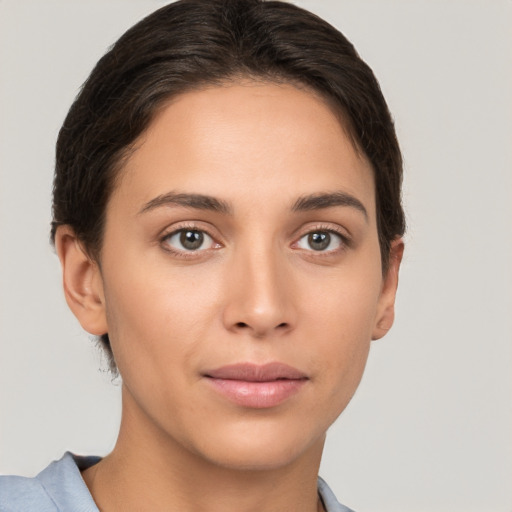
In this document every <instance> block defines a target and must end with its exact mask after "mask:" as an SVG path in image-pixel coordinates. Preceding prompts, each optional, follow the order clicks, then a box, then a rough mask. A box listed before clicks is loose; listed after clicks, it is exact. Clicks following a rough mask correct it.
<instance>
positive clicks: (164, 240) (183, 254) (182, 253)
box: [160, 223, 221, 259]
mask: <svg viewBox="0 0 512 512" xmlns="http://www.w3.org/2000/svg"><path fill="white" fill-rule="evenodd" d="M187 231H195V232H197V233H203V234H204V235H206V236H208V237H209V238H211V239H212V242H213V243H214V244H215V245H216V246H217V247H214V248H209V249H199V250H186V249H183V250H180V249H176V248H174V247H173V246H171V245H170V244H169V240H170V239H171V238H172V237H173V236H175V235H178V234H179V233H183V232H187ZM160 245H161V246H162V248H163V249H164V250H165V251H168V252H170V253H172V254H173V256H176V257H178V258H183V259H188V258H195V257H197V255H198V254H200V253H203V254H204V253H205V252H206V251H210V250H212V249H216V248H218V247H221V244H219V243H218V242H217V241H216V240H215V237H214V236H213V235H212V234H210V233H209V231H208V230H207V229H204V228H203V227H199V226H197V225H196V224H192V223H190V224H185V225H182V226H179V227H174V228H173V229H172V231H169V232H167V233H165V234H164V235H163V236H162V237H161V238H160Z"/></svg>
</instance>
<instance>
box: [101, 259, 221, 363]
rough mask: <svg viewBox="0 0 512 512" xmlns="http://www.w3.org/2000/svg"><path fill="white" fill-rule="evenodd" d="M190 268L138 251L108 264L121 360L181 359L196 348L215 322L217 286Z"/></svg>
mask: <svg viewBox="0 0 512 512" xmlns="http://www.w3.org/2000/svg"><path fill="white" fill-rule="evenodd" d="M202 274H203V273H202V272H198V271H197V269H196V270H195V271H191V270H190V268H185V267H184V268H178V269H176V268H173V267H171V266H170V265H166V264H165V261H163V262H162V260H161V258H160V259H159V260H158V261H155V260H151V259H148V261H142V259H141V258H140V257H138V258H133V261H131V260H130V259H129V258H125V260H124V262H122V263H118V264H116V265H110V266H109V268H108V277H109V279H108V281H107V282H106V283H105V300H106V305H107V308H106V309H107V321H108V326H109V337H110V339H111V342H112V348H113V350H114V354H115V357H116V360H117V361H118V364H119V366H120V368H121V366H122V361H123V360H125V359H130V360H133V359H137V364H138V365H141V364H144V363H149V364H153V365H157V366H158V365H159V364H163V363H164V362H165V364H169V363H170V362H175V363H177V362H178V361H179V360H180V358H181V357H187V355H188V354H191V353H193V352H194V350H195V349H196V348H197V347H196V345H197V344H198V343H199V341H200V340H201V339H202V338H203V334H204V333H203V331H204V326H211V325H213V322H215V316H216V315H215V310H216V306H215V305H216V304H217V303H218V299H217V297H218V286H217V284H216V283H217V281H218V279H216V277H215V274H214V273H212V272H210V273H209V275H208V276H204V275H202Z"/></svg>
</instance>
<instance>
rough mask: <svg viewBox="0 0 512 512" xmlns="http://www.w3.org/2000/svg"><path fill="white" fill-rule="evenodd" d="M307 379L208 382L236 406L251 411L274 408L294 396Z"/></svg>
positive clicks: (218, 380) (210, 379) (222, 380)
mask: <svg viewBox="0 0 512 512" xmlns="http://www.w3.org/2000/svg"><path fill="white" fill-rule="evenodd" d="M306 380H307V379H290V380H272V381H268V382H250V381H245V380H231V379H216V378H212V377H208V381H209V382H210V384H211V385H212V386H213V387H214V389H215V390H216V391H218V392H219V393H220V394H222V395H224V396H225V397H226V398H228V399H229V400H231V401H232V402H234V403H235V404H237V405H240V406H242V407H250V408H253V409H265V408H270V407H276V406H277V405H279V404H281V403H283V402H284V401H286V400H287V399H288V398H290V397H291V396H293V395H295V394H296V393H297V392H298V391H299V390H300V389H301V387H302V386H303V385H304V384H305V383H306Z"/></svg>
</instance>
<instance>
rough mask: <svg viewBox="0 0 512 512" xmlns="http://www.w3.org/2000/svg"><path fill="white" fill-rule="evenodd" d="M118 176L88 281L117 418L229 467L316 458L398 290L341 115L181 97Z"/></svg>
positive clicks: (221, 93) (297, 100)
mask: <svg viewBox="0 0 512 512" xmlns="http://www.w3.org/2000/svg"><path fill="white" fill-rule="evenodd" d="M121 173H122V174H121V179H120V180H119V182H118V185H117V188H116V190H115V192H114V194H113V196H112V198H111V199H110V202H109V204H108V208H107V216H106V228H105V235H104V243H103V247H102V253H101V274H99V278H98V279H99V281H100V284H101V292H100V293H99V295H100V298H101V304H102V305H103V307H104V313H105V322H106V326H105V327H106V329H107V330H108V333H109V336H110V340H111V344H112V348H113V351H114V355H115V358H116V362H117V364H118V367H119V369H120V373H121V375H122V378H123V400H124V412H123V415H124V417H125V418H126V417H128V416H129V417H130V418H132V420H131V421H132V422H133V424H134V425H145V426H146V427H144V428H145V429H146V430H151V429H153V432H156V431H158V432H159V435H160V436H161V440H162V442H169V443H177V444H178V445H179V446H181V447H182V448H185V450H187V451H189V452H191V453H194V454H195V455H196V456H199V457H201V458H203V459H206V460H208V461H211V462H214V463H215V464H218V465H221V466H226V467H245V468H247V467H253V468H263V467H278V466H280V465H284V464H287V463H290V462H291V461H293V460H296V459H298V458H300V457H301V456H303V455H304V454H305V453H307V452H308V451H310V450H317V449H320V450H321V446H322V443H323V439H324V434H325V432H326V430H327V428H328V427H329V426H330V425H331V424H332V422H333V421H334V420H335V419H336V418H337V416H338V415H339V414H340V413H341V411H343V409H344V408H345V407H346V405H347V404H348V402H349V400H350V399H351V397H352V395H353V393H354V392H355V389H356V387H357V385H358V383H359V381H360V378H361V375H362V373H363V369H364V366H365V362H366V359H367V355H368V350H369V344H370V340H371V339H372V338H377V337H380V335H381V334H382V333H383V332H384V331H383V328H382V323H386V322H388V323H389V325H390V321H391V320H390V318H391V319H392V317H390V311H392V303H393V300H394V291H395V290H394V288H395V286H396V283H395V280H394V279H395V278H396V272H395V274H393V273H394V270H393V268H392V269H391V271H390V274H392V277H391V278H386V277H384V278H383V275H382V269H381V257H380V249H379V243H378V236H377V227H376V212H375V197H374V196H375V191H374V183H373V177H372V169H371V167H370V165H369V163H368V162H367V161H366V160H365V159H364V157H362V156H360V155H359V154H358V153H357V152H356V151H355V150H354V148H353V146H352V144H351V142H350V140H349V138H348V137H347V135H346V133H345V132H344V129H343V127H342V126H341V124H340V122H339V119H338V118H337V117H336V116H335V115H334V114H333V112H332V111H331V109H330V108H329V107H328V106H327V105H326V104H325V103H324V102H323V101H322V100H321V99H319V98H317V97H316V96H315V95H313V94H312V93H310V92H308V91H304V90H298V89H296V88H294V87H292V86H289V85H272V84H262V83H250V82H248V83H240V84H237V85H226V86H225V87H216V88H209V89H205V90H201V91H196V92H191V93H187V94H183V95H182V96H179V97H177V98H175V99H174V100H173V101H172V102H170V103H169V104H168V105H167V106H166V107H165V108H163V109H162V110H161V111H160V113H159V114H158V116H157V117H156V118H155V120H154V121H153V122H152V124H151V125H150V127H149V129H148V130H147V132H146V133H145V134H144V135H143V136H142V137H141V138H140V140H139V141H138V144H137V148H136V150H135V151H134V152H133V154H132V155H131V156H130V158H129V160H128V161H127V162H126V164H125V166H124V168H123V169H122V171H121ZM393 275H394V277H393ZM84 323H85V324H86V323H87V322H84ZM85 327H86V328H87V325H85ZM387 328H388V326H385V327H384V330H385V329H387ZM140 428H141V429H142V427H140ZM145 432H146V431H142V430H141V432H140V436H142V437H144V435H146V434H145Z"/></svg>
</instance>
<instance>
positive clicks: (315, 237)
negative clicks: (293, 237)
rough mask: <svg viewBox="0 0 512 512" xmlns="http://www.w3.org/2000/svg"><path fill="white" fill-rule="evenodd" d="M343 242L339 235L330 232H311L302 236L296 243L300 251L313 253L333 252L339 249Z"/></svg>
mask: <svg viewBox="0 0 512 512" xmlns="http://www.w3.org/2000/svg"><path fill="white" fill-rule="evenodd" d="M342 244H343V240H342V238H341V236H340V235H338V234H337V233H334V232H332V231H313V232H311V233H308V234H307V235H304V236H303V237H302V238H301V239H300V240H299V241H298V243H297V246H298V247H299V248H301V249H307V250H313V251H317V252H320V251H323V252H328V251H334V250H336V249H338V248H339V247H341V245H342Z"/></svg>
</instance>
